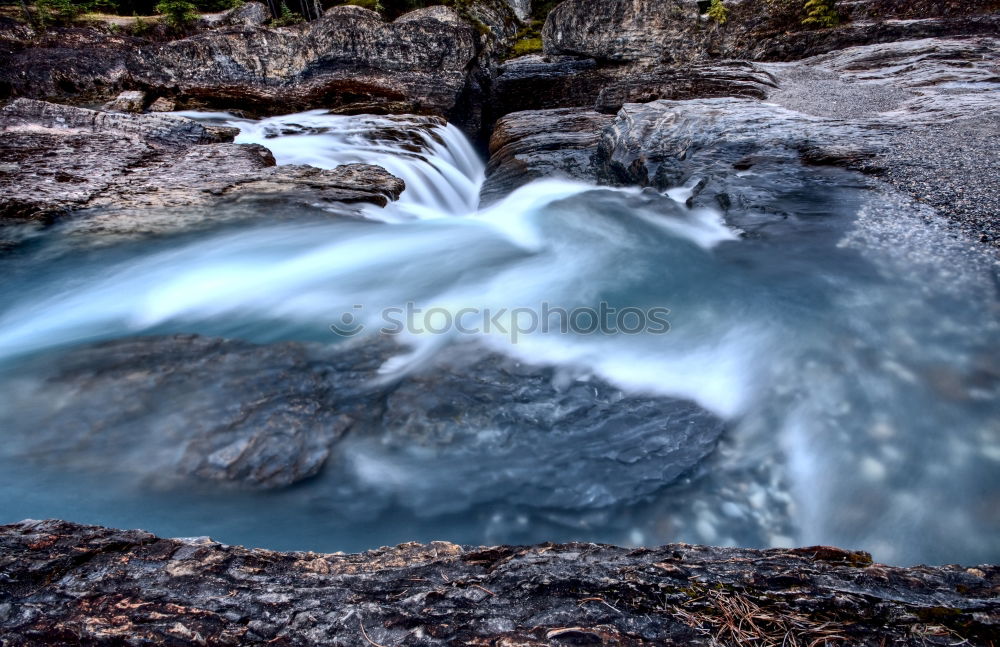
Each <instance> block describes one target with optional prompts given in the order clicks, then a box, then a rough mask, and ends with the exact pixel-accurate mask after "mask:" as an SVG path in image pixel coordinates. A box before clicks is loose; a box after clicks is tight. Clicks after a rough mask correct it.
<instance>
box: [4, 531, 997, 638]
mask: <svg viewBox="0 0 1000 647" xmlns="http://www.w3.org/2000/svg"><path fill="white" fill-rule="evenodd" d="M0 582H3V586H2V587H0V631H2V635H3V638H2V639H0V641H2V644H3V645H4V647H21V646H26V645H41V644H81V645H82V644H86V645H120V644H128V645H152V644H170V645H189V644H200V645H315V644H319V643H322V644H331V645H334V644H338V645H339V644H345V645H363V644H368V645H455V644H463V645H539V646H541V645H590V644H595V645H596V644H604V645H668V644H678V645H719V644H723V645H751V644H752V645H787V644H797V645H809V644H812V645H823V644H838V645H866V646H868V645H870V646H877V645H883V644H889V643H891V644H894V645H914V646H916V645H921V646H923V645H954V644H955V643H961V644H964V645H981V646H983V647H985V646H987V645H990V644H992V641H993V640H994V639H995V636H996V633H997V631H998V625H1000V604H998V603H997V600H996V591H997V587H998V586H1000V569H998V568H997V567H996V566H979V567H974V568H963V567H958V566H943V567H915V568H894V567H888V566H882V565H880V564H873V563H872V562H871V558H870V557H869V556H868V555H867V554H865V553H856V552H848V551H843V550H839V549H835V548H825V547H813V548H801V549H796V550H768V551H754V550H743V549H736V548H709V547H702V546H691V545H686V544H676V545H668V546H663V547H661V548H656V549H638V550H630V549H626V548H615V547H611V546H602V545H597V544H564V545H558V544H547V545H542V546H535V547H509V546H501V547H493V548H483V547H479V548H476V547H462V546H457V545H455V544H449V543H444V542H438V543H432V544H428V545H420V544H403V545H401V546H397V547H395V548H382V549H379V550H373V551H370V552H367V553H362V554H357V555H345V554H343V553H337V554H317V553H277V552H273V551H268V550H259V549H256V550H254V549H246V548H241V547H235V546H226V545H223V544H219V543H217V542H213V541H211V540H210V539H208V538H194V539H161V538H158V537H156V536H154V535H152V534H150V533H147V532H141V531H122V530H110V529H106V528H99V527H95V526H81V525H76V524H71V523H66V522H59V521H24V522H21V523H19V524H14V525H9V526H2V527H0Z"/></svg>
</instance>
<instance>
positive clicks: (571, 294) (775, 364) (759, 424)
mask: <svg viewBox="0 0 1000 647" xmlns="http://www.w3.org/2000/svg"><path fill="white" fill-rule="evenodd" d="M215 117H216V118H217V119H221V120H224V121H226V122H228V123H231V124H232V125H236V126H238V127H240V128H241V131H242V132H241V135H240V137H239V139H238V140H237V141H239V142H255V143H261V144H263V145H265V146H267V147H269V148H270V149H271V150H272V151H273V152H274V154H275V157H276V159H277V161H278V163H279V164H311V165H314V166H319V167H323V168H332V167H334V166H337V165H338V164H343V163H351V162H366V163H373V164H379V165H382V166H384V167H385V168H386V169H388V170H389V171H390V172H392V173H394V174H396V175H397V176H399V177H401V178H403V179H404V180H405V182H406V185H407V189H406V191H405V192H404V193H403V195H402V197H401V199H400V200H399V201H398V202H395V203H392V204H390V205H389V206H388V207H386V208H385V209H379V208H375V207H371V208H367V209H366V212H365V213H366V215H367V216H368V217H369V219H370V221H371V222H364V221H356V220H355V221H343V220H338V219H331V220H328V221H323V220H308V221H304V222H283V223H281V224H275V225H268V226H254V227H253V228H247V229H242V230H232V229H225V230H221V231H218V232H215V233H210V234H205V235H202V236H200V237H199V238H198V239H195V240H191V239H188V238H184V239H179V240H178V242H177V243H176V244H172V243H170V242H169V241H168V242H167V243H164V242H162V241H161V242H159V243H157V244H155V245H153V244H150V245H149V246H148V248H144V247H142V246H138V247H135V248H134V250H133V251H129V252H127V253H123V254H118V255H111V256H109V257H107V258H104V257H101V256H91V257H88V258H87V260H86V262H79V261H77V262H74V260H73V259H71V258H67V259H65V260H64V261H63V262H64V267H63V268H62V269H61V270H60V268H59V267H58V266H57V267H55V268H53V267H48V268H47V270H46V272H45V274H44V276H40V277H39V278H38V279H37V280H28V281H26V282H25V283H23V284H21V285H19V286H17V288H16V289H12V288H10V287H9V288H7V289H6V290H5V291H4V293H3V295H2V298H3V304H4V306H3V308H2V310H0V358H7V359H11V358H14V357H16V356H19V355H23V354H25V353H32V352H41V351H45V350H47V349H54V348H57V347H60V346H72V345H76V344H82V343H88V342H93V341H96V340H102V339H114V338H118V337H124V336H129V335H138V334H147V333H163V332H195V333H203V334H212V335H230V336H238V337H241V338H246V339H249V340H251V341H259V342H267V341H271V340H274V339H279V338H280V339H308V340H328V341H331V342H334V341H336V340H335V339H334V338H333V334H332V333H331V332H330V325H331V324H332V323H335V322H337V321H340V320H341V318H342V317H343V316H344V315H345V314H347V313H349V314H350V315H351V316H352V317H353V318H354V320H355V323H358V324H363V325H364V326H365V330H364V332H362V333H360V334H362V335H364V334H374V333H375V332H376V331H377V330H378V328H379V327H380V325H381V324H382V323H383V314H382V313H383V312H384V311H385V310H386V309H387V308H398V307H403V306H405V304H407V303H414V304H418V305H419V306H420V307H422V308H424V309H429V308H440V309H442V310H443V311H445V312H448V313H450V314H451V315H452V316H454V315H456V314H457V313H459V312H460V311H461V310H463V309H469V308H473V309H477V310H480V311H485V310H491V311H494V312H495V311H497V310H501V309H507V310H510V309H512V308H519V307H520V308H528V309H535V310H538V309H540V308H541V307H542V305H543V304H549V305H551V306H555V307H560V308H565V309H567V310H571V309H573V308H578V307H593V308H596V307H597V306H598V304H599V303H602V302H603V303H607V304H610V305H611V306H614V307H617V308H624V307H638V308H654V307H660V308H667V309H669V311H670V315H669V317H668V318H669V321H670V331H669V332H668V333H667V334H651V333H647V334H630V335H625V334H618V335H603V334H590V335H585V334H563V333H561V332H559V331H549V332H540V331H525V332H523V333H521V334H519V335H518V336H517V339H516V340H515V339H513V338H512V336H511V335H510V334H509V332H505V333H500V332H497V331H493V332H490V333H486V332H482V333H479V334H477V335H475V336H476V337H477V338H478V339H479V341H481V342H482V344H483V345H484V346H486V347H488V348H490V349H493V350H495V351H499V352H502V353H505V354H507V355H511V356H514V357H517V358H520V359H523V360H525V361H527V362H530V363H536V364H543V365H555V366H559V367H562V368H563V369H565V371H566V372H568V374H570V375H572V376H573V377H574V378H577V379H586V377H587V376H588V375H591V376H597V377H600V378H602V379H604V380H606V381H609V382H611V383H613V384H614V385H616V386H618V387H619V388H621V389H623V390H625V391H626V392H629V393H641V394H647V395H660V396H670V397H676V398H683V399H687V400H691V401H693V402H696V403H698V404H699V405H701V406H702V407H705V408H706V409H709V410H710V411H712V412H714V413H716V414H717V415H719V416H721V417H723V418H725V419H726V420H727V421H728V422H729V426H730V429H729V432H728V433H729V436H728V439H727V441H726V443H727V444H726V448H725V451H721V452H720V454H719V455H718V456H717V457H715V458H714V459H713V462H712V463H711V465H710V466H709V469H710V470H711V474H709V475H708V476H705V477H704V479H703V484H702V485H699V481H697V480H696V481H695V482H694V483H693V484H691V485H688V486H685V488H686V489H684V490H683V491H682V490H676V492H674V491H672V490H669V489H668V490H667V491H665V492H664V494H663V496H662V497H661V498H660V499H659V501H658V502H657V503H654V504H651V505H652V507H649V508H643V511H642V512H641V513H635V515H638V520H636V521H634V523H632V522H630V523H631V529H629V527H626V526H628V525H629V524H625V526H622V524H621V523H618V522H616V523H617V524H618V525H616V526H615V529H614V530H610V529H608V528H598V529H594V528H592V529H591V530H590V531H588V530H586V529H583V530H581V529H577V530H576V531H574V532H575V533H576V534H573V533H570V536H574V537H579V538H583V539H586V538H600V539H603V540H612V541H620V542H627V541H633V540H635V538H638V540H639V541H642V542H646V543H660V542H665V541H673V540H687V541H705V542H714V543H746V542H747V541H748V540H747V539H746V538H745V536H744V535H743V534H741V532H742V530H741V528H742V526H741V524H746V523H747V521H746V520H747V519H748V518H750V517H756V518H760V519H763V518H765V517H768V515H769V514H770V513H771V512H773V510H769V509H768V508H770V507H772V505H773V502H774V501H775V500H781V499H782V497H783V496H785V497H786V498H787V502H788V505H787V506H785V507H784V508H783V509H782V512H781V514H778V513H775V515H774V516H780V517H782V519H783V521H782V524H781V527H780V528H779V527H775V528H774V529H773V532H771V534H769V535H766V536H765V538H764V539H762V540H756V541H757V542H758V543H763V544H765V545H766V544H774V545H778V544H784V543H789V542H790V543H803V544H805V543H827V544H842V545H847V546H848V547H858V548H865V549H869V550H874V551H875V553H876V557H878V558H880V559H884V560H886V561H901V562H912V561H922V560H927V561H942V560H954V561H958V560H966V561H976V560H986V559H992V560H995V559H996V558H997V557H998V554H997V549H998V547H997V545H996V544H995V541H994V539H993V538H994V537H995V536H996V534H995V533H996V531H998V530H1000V518H998V513H997V506H992V507H991V504H990V501H995V500H996V497H997V496H998V492H1000V484H998V478H997V474H998V471H997V467H998V463H1000V422H998V421H1000V417H998V415H997V399H996V398H997V394H998V384H997V379H996V376H997V375H998V372H1000V369H998V364H1000V362H998V358H997V351H996V349H997V348H998V347H1000V334H998V330H997V328H998V326H997V318H996V316H995V315H996V312H997V310H996V293H995V290H994V291H992V292H991V288H990V286H989V282H990V280H991V277H990V276H989V275H988V274H983V272H982V271H980V270H979V269H977V268H978V267H979V266H978V265H976V263H974V262H973V261H972V260H969V259H967V258H966V257H965V256H963V253H964V252H962V251H961V250H955V251H954V252H948V253H947V254H946V255H945V258H944V259H943V260H937V261H933V263H934V264H935V266H942V265H944V264H947V266H948V267H949V268H950V269H951V270H952V271H956V268H959V267H965V266H966V265H968V271H967V272H966V271H962V272H960V275H961V276H962V277H963V278H962V280H961V282H958V283H956V281H955V280H951V279H949V280H945V279H942V278H935V275H934V273H931V274H930V275H929V276H928V275H927V274H926V273H921V274H919V275H918V274H917V273H915V272H913V271H912V268H913V267H915V266H916V265H915V264H916V260H915V258H916V257H915V255H916V254H917V253H918V252H920V251H921V248H920V247H919V246H918V245H917V244H916V243H913V244H912V251H913V254H910V255H909V256H908V255H907V254H901V255H898V256H899V257H898V258H895V257H893V255H891V254H885V253H882V251H881V250H879V249H878V248H877V246H876V245H874V244H873V243H872V242H871V241H870V240H868V239H866V238H865V237H864V236H860V235H859V234H858V230H859V228H863V226H864V224H863V223H864V221H863V219H860V220H859V217H858V213H859V211H863V210H864V209H866V208H868V207H867V206H866V200H868V198H867V197H866V196H865V195H864V194H861V193H859V192H856V191H855V192H850V191H853V190H847V189H845V190H844V195H845V196H848V195H849V196H850V199H843V200H842V199H840V198H838V197H836V196H834V197H829V200H830V204H831V205H832V206H831V207H830V209H831V214H830V222H831V223H833V224H831V225H830V226H829V227H828V228H827V229H826V230H824V231H822V232H821V233H817V234H816V235H815V236H813V237H812V238H810V239H809V242H808V243H807V244H806V245H801V244H800V241H798V240H796V241H791V243H789V242H788V241H783V240H769V239H767V238H762V239H745V238H740V237H739V236H738V235H737V232H736V229H735V228H734V227H731V226H727V224H726V223H725V222H724V221H723V218H722V215H721V214H720V213H718V212H716V211H713V210H711V209H705V208H701V209H688V208H687V207H685V206H684V201H685V200H686V198H687V197H688V194H689V192H688V191H686V190H685V189H684V188H683V187H679V188H678V189H676V190H672V191H669V192H667V193H666V194H663V195H660V194H656V193H652V192H649V191H638V190H634V189H610V188H599V187H595V186H590V185H587V184H583V183H579V182H570V181H565V180H559V179H550V180H544V181H538V182H534V183H532V184H529V185H527V186H525V187H522V188H520V189H518V190H517V191H515V192H514V193H512V194H511V195H509V196H507V197H506V198H505V199H504V200H502V201H499V202H497V203H494V204H492V205H491V206H489V207H487V208H485V209H483V210H479V209H478V194H479V188H480V186H481V184H482V181H483V176H484V167H483V163H482V161H481V160H480V159H479V158H478V156H477V155H476V153H475V151H474V149H473V147H472V146H471V145H470V144H469V142H468V141H467V140H466V139H465V138H464V136H463V135H462V134H461V132H460V131H458V130H457V129H456V128H454V127H453V126H450V125H448V126H445V125H428V123H427V121H426V120H424V119H423V118H419V117H413V118H404V119H393V118H385V117H370V116H364V117H344V116H331V115H324V114H322V112H321V111H313V112H309V113H304V114H301V115H291V116H285V117H276V118H272V119H265V120H262V121H259V122H248V121H242V120H237V119H234V118H231V117H229V116H226V115H216V116H215ZM401 133H402V134H406V133H409V136H407V137H401V136H400V134H401ZM415 141H416V142H418V144H414V142H415ZM908 222H909V221H908ZM908 226H910V227H911V228H919V227H921V226H922V225H921V224H920V221H919V219H914V221H913V222H912V223H911V224H910V225H908ZM19 262H22V263H23V262H26V261H25V260H24V259H20V260H19ZM977 262H978V261H977ZM942 276H943V275H942ZM991 299H992V300H991ZM501 320H502V321H504V322H505V323H506V326H505V327H506V329H507V330H508V331H509V330H510V329H511V328H515V327H516V326H517V321H515V320H513V319H512V318H511V317H510V316H508V317H507V318H506V319H504V318H501ZM460 336H463V335H462V333H459V332H456V331H454V330H451V331H449V332H446V333H443V334H430V333H423V334H419V333H410V334H407V335H405V336H403V337H402V341H404V342H405V343H406V344H407V345H408V346H410V347H411V349H412V352H411V353H410V354H408V355H406V356H405V357H401V358H397V359H395V360H393V361H392V362H391V363H389V364H387V365H386V366H384V367H383V375H385V376H386V377H391V376H393V375H398V374H401V373H402V372H405V371H410V370H413V369H414V367H415V366H418V365H419V364H420V363H421V362H423V361H426V360H428V359H429V358H432V357H433V356H434V354H435V353H436V352H437V350H438V349H439V348H441V347H442V345H444V344H446V343H448V342H449V341H452V340H454V339H456V338H458V337H460ZM371 451H372V450H371V449H370V448H365V447H363V446H359V448H357V450H356V461H355V463H356V467H357V470H358V471H357V473H358V474H359V475H362V476H363V474H364V473H365V467H364V466H365V465H369V466H371V465H375V464H376V463H377V461H376V458H375V456H374V455H373V454H372V453H371ZM762 465H767V466H768V467H767V474H768V476H767V477H766V478H767V482H766V483H765V482H754V481H750V480H747V479H749V478H750V477H748V476H747V474H750V473H751V472H753V469H752V468H756V467H759V466H762ZM371 469H374V468H371ZM369 471H370V469H369ZM753 473H755V474H759V472H753ZM379 474H380V480H381V481H382V482H383V483H384V484H386V485H385V487H388V488H390V489H391V488H396V491H398V492H400V493H402V492H406V491H407V489H408V488H413V487H415V481H416V479H417V478H418V476H413V477H412V479H411V478H408V477H407V475H406V473H395V474H394V477H393V479H388V478H386V477H385V474H384V471H383V472H379ZM414 474H419V479H424V480H426V479H435V478H440V479H446V478H448V475H446V474H439V473H433V472H432V473H424V472H420V471H419V470H416V471H415V472H414ZM754 478H758V479H759V478H763V477H759V475H758V476H755V477H754ZM727 479H729V481H731V482H728V481H727ZM741 479H743V480H741ZM744 481H745V482H744ZM314 487H317V488H318V487H320V486H318V485H317V486H314ZM699 488H701V489H699ZM762 491H766V493H767V497H766V498H764V499H763V501H764V502H763V503H761V500H762V499H761V497H763V496H764V495H760V496H758V494H757V493H759V492H762ZM709 492H711V497H719V498H710V497H709V494H707V493H709ZM720 492H724V493H725V494H720ZM672 497H674V498H672ZM699 497H701V498H703V499H704V501H707V502H709V503H706V504H705V505H707V506H708V509H706V508H705V505H703V506H701V507H699V506H698V505H697V502H698V500H699ZM282 505H283V506H287V505H288V503H287V502H286V503H283V504H282ZM302 514H303V517H305V516H307V513H306V511H305V508H304V509H303V513H302ZM630 514H632V513H630ZM635 515H633V516H635ZM671 515H673V516H671ZM36 516H37V515H36ZM657 516H658V517H657ZM654 517H657V518H660V519H663V518H670V519H672V520H673V521H672V524H673V525H672V527H673V530H671V531H670V532H665V531H656V530H654V528H657V527H660V526H662V525H663V524H660V526H658V525H657V523H656V521H657V519H656V518H654ZM768 518H769V517H768ZM452 523H454V522H452V521H449V522H447V523H446V522H443V521H442V522H441V524H440V525H438V526H433V524H432V525H431V526H429V527H428V528H429V529H427V528H425V529H424V530H421V531H420V532H422V533H425V534H429V535H430V536H431V537H434V538H447V536H448V533H449V532H450V530H449V528H452V529H453V528H455V527H457V526H454V525H448V524H452ZM498 523H499V522H498ZM504 523H507V522H504ZM473 526H474V527H476V528H480V530H478V531H477V530H471V531H468V530H463V531H462V532H469V533H472V534H471V535H463V536H462V538H463V539H465V540H467V541H468V540H470V539H471V540H472V542H475V541H476V540H477V539H481V540H482V539H490V540H496V541H505V540H508V539H510V538H511V537H512V536H513V535H504V534H503V533H502V532H500V534H499V535H488V536H485V535H476V534H475V533H476V532H485V531H483V530H482V528H481V527H480V526H475V524H473ZM513 526H517V524H516V523H514V524H513V525H512V526H511V527H513ZM623 527H624V529H621V528H623ZM435 528H437V530H438V532H437V533H436V534H435V530H434V529H435ZM490 528H492V530H491V531H490V532H498V531H497V530H496V524H493V525H490ZM234 532H236V531H234ZM240 532H243V533H245V534H244V535H241V536H244V537H247V538H244V539H242V541H247V542H248V543H253V542H254V538H255V537H263V536H264V535H254V531H253V530H247V529H244V530H242V531H240ZM345 532H348V531H345ZM372 532H374V533H375V536H376V537H377V536H378V531H372ZM456 532H457V531H456ZM511 532H513V531H511ZM518 532H520V533H527V534H526V535H524V536H527V537H528V538H529V539H531V540H541V539H544V538H546V536H545V535H544V533H546V532H549V533H551V528H550V527H549V526H546V525H544V524H539V525H538V526H537V531H536V534H531V531H530V529H529V530H525V529H524V528H523V527H520V526H518ZM619 532H620V533H621V534H615V533H619ZM789 533H791V534H792V536H788V535H789ZM187 534H198V533H196V532H195V531H194V530H192V531H191V532H189V533H187ZM517 536H518V537H520V536H522V535H517ZM630 538H631V539H630ZM377 541H380V540H377ZM952 556H953V557H952Z"/></svg>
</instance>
